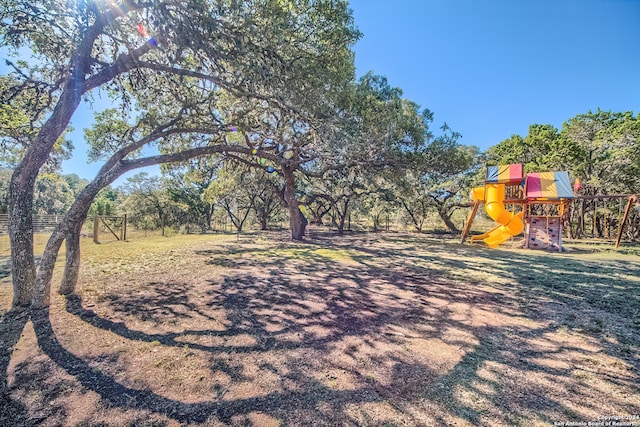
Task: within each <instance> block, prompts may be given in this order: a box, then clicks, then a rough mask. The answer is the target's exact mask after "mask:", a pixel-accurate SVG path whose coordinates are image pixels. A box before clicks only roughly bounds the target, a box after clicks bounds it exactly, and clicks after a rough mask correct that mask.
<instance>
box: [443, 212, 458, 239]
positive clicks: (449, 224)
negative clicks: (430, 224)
mask: <svg viewBox="0 0 640 427" xmlns="http://www.w3.org/2000/svg"><path fill="white" fill-rule="evenodd" d="M438 215H440V218H442V221H443V222H444V225H446V226H447V230H449V231H451V232H453V233H459V232H460V230H458V228H457V227H456V225H455V224H454V223H453V221H452V220H451V214H449V213H448V212H446V211H445V210H444V209H438Z"/></svg>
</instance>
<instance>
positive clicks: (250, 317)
mask: <svg viewBox="0 0 640 427" xmlns="http://www.w3.org/2000/svg"><path fill="white" fill-rule="evenodd" d="M158 239H164V240H162V242H172V243H154V241H152V239H149V241H147V242H146V243H144V245H145V246H144V247H141V246H140V244H139V243H137V242H128V243H127V242H118V243H113V244H108V245H100V246H97V245H93V244H90V243H88V242H87V243H86V245H84V246H83V251H84V255H83V267H82V270H81V280H80V289H79V292H78V295H77V296H73V297H71V298H68V299H65V298H63V297H61V296H59V295H57V294H55V293H54V297H53V300H52V306H51V308H50V311H49V313H39V314H35V315H30V314H28V313H27V312H16V311H7V310H8V309H9V307H10V302H11V286H10V277H9V270H8V268H7V264H6V260H5V261H4V264H3V263H2V262H0V314H2V319H1V320H0V350H1V354H0V375H1V376H2V385H1V386H0V387H2V388H1V389H0V400H2V405H0V407H1V409H0V425H2V426H31V425H38V426H178V425H206V426H222V425H233V426H236V425H237V426H244V425H247V426H280V425H282V426H307V425H313V426H324V425H327V426H343V425H344V426H423V425H424V426H429V425H455V426H472V425H479V426H538V425H540V426H542V425H559V423H566V422H576V423H581V422H584V423H588V422H597V421H605V420H608V421H611V420H615V421H617V422H623V421H625V422H628V423H635V425H638V426H640V356H639V352H638V351H639V350H640V257H639V256H637V255H620V254H613V255H611V254H608V253H606V252H603V253H591V252H589V251H581V250H576V251H573V252H569V253H562V254H559V253H546V252H534V251H524V250H518V249H508V248H507V249H498V250H492V249H488V248H486V247H483V246H481V245H477V246H471V245H460V244H458V243H455V242H454V241H452V240H446V239H440V238H438V237H435V236H418V235H408V234H406V235H405V234H360V235H352V236H347V237H337V236H329V235H325V234H319V233H315V234H312V236H311V238H310V239H309V240H308V241H307V242H305V243H292V242H290V241H288V239H287V236H286V234H284V233H276V232H271V233H262V234H253V235H249V236H243V237H241V238H240V239H237V238H235V237H231V236H227V237H220V236H215V237H207V236H198V237H197V238H191V239H190V238H189V236H174V237H171V238H170V239H166V238H158ZM158 242H160V240H158ZM83 244H84V243H83ZM5 258H6V257H5ZM606 417H609V418H606ZM576 425H577V424H576ZM584 425H587V424H584ZM629 425H633V424H629Z"/></svg>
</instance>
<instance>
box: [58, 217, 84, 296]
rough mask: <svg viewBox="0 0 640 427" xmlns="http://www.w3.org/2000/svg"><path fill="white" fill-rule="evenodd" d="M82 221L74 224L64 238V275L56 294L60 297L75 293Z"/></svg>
mask: <svg viewBox="0 0 640 427" xmlns="http://www.w3.org/2000/svg"><path fill="white" fill-rule="evenodd" d="M82 223H83V221H79V222H78V223H77V224H74V225H73V226H72V227H71V229H70V230H69V232H68V233H67V237H66V241H65V244H66V248H67V255H66V263H65V266H64V275H63V276H62V282H60V288H58V292H59V293H61V294H62V295H69V294H72V293H74V292H75V291H76V284H77V283H78V273H79V272H80V232H81V230H82Z"/></svg>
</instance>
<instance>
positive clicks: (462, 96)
mask: <svg viewBox="0 0 640 427" xmlns="http://www.w3.org/2000/svg"><path fill="white" fill-rule="evenodd" d="M349 3H350V5H351V8H352V9H353V14H354V18H355V22H356V25H357V26H358V27H359V29H360V31H361V32H362V33H363V34H364V36H363V38H362V39H361V40H360V41H359V42H358V44H357V45H356V47H355V51H356V67H357V72H358V75H362V74H364V73H365V72H366V71H368V70H373V71H374V72H375V73H377V74H382V75H385V76H386V77H387V78H388V80H389V82H390V84H391V85H393V86H397V87H400V88H402V89H403V91H404V96H405V97H407V98H409V99H411V100H413V101H415V102H417V103H418V104H420V105H422V106H423V107H427V108H429V109H430V110H432V111H433V112H434V113H435V120H434V124H435V125H439V124H441V123H442V122H447V123H448V124H449V125H450V126H451V128H452V129H453V130H455V131H458V132H460V133H461V134H462V139H461V140H460V142H461V143H464V144H467V145H476V146H478V147H480V148H482V149H486V148H488V147H490V146H492V145H495V144H497V143H499V142H500V141H503V140H504V139H507V138H509V137H510V136H511V135H513V134H519V135H523V136H524V135H526V134H527V130H528V127H529V125H531V124H534V123H541V124H552V125H554V126H556V127H558V128H560V127H561V126H562V123H563V122H565V121H566V120H568V119H570V118H571V117H574V116H575V115H577V114H582V113H586V112H587V111H589V110H593V111H595V110H596V109H597V108H601V109H603V110H612V111H634V112H635V113H638V112H639V111H640V49H639V48H638V46H639V45H638V43H640V0H598V1H596V0H424V1H421V0H395V1H391V0H350V2H349Z"/></svg>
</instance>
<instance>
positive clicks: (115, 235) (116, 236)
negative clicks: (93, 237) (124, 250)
mask: <svg viewBox="0 0 640 427" xmlns="http://www.w3.org/2000/svg"><path fill="white" fill-rule="evenodd" d="M100 220H101V221H102V223H103V224H104V225H105V226H106V227H107V229H108V230H109V231H110V232H111V234H113V237H115V238H116V240H120V237H119V236H118V235H117V234H116V233H115V232H114V231H113V230H112V229H111V227H109V224H107V222H106V221H105V220H104V218H102V217H100Z"/></svg>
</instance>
